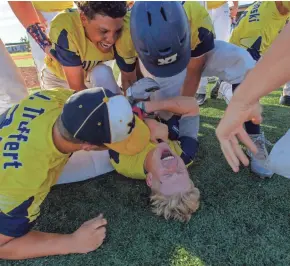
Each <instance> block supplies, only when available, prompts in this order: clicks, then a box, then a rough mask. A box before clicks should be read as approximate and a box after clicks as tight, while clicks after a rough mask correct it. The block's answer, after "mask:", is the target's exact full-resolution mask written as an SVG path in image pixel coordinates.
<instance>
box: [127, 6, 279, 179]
mask: <svg viewBox="0 0 290 266" xmlns="http://www.w3.org/2000/svg"><path fill="white" fill-rule="evenodd" d="M173 10H174V11H173ZM140 21H142V22H143V23H139V22H140ZM177 21H178V23H177ZM130 24H131V36H132V42H133V44H132V46H134V47H135V48H136V51H137V53H138V57H139V60H140V65H141V70H142V72H143V75H144V76H151V77H153V78H154V79H155V80H156V81H157V82H158V83H159V85H160V87H161V89H160V90H158V91H156V92H154V93H153V95H152V97H151V98H152V99H164V98H169V97H173V96H176V95H183V96H194V95H195V93H196V90H197V88H198V85H199V82H200V78H201V76H209V77H211V76H215V77H218V78H220V79H221V80H227V81H228V82H229V83H230V84H233V89H235V88H236V87H237V86H238V84H239V83H240V82H241V81H242V80H243V79H244V77H245V75H246V73H247V72H248V71H249V70H250V69H252V68H253V67H254V65H255V61H254V60H253V59H252V57H251V56H250V55H249V54H248V53H247V51H245V50H243V49H242V48H240V47H237V46H235V45H233V44H230V43H227V42H223V41H218V40H214V30H213V25H212V23H211V19H210V17H209V14H208V12H207V11H206V10H205V9H204V8H203V7H202V6H201V5H200V4H199V3H197V2H190V1H188V2H185V3H183V4H181V3H179V2H154V3H151V2H136V3H135V4H134V6H133V8H132V11H131V19H130ZM173 29H174V30H173ZM246 128H247V132H248V133H249V134H250V135H251V136H252V138H253V140H254V141H256V142H259V144H260V145H259V146H260V149H259V153H258V154H256V155H254V154H251V153H249V155H250V157H251V170H252V171H253V172H254V173H256V174H257V175H259V176H261V177H268V176H272V174H273V173H272V172H270V171H269V170H268V169H266V168H265V167H264V162H265V158H266V157H267V155H268V153H267V150H266V147H265V141H266V140H265V138H264V135H263V133H262V132H260V126H259V125H255V124H253V123H252V122H247V123H246Z"/></svg>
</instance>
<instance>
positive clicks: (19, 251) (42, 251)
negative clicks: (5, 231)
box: [0, 231, 71, 260]
mask: <svg viewBox="0 0 290 266" xmlns="http://www.w3.org/2000/svg"><path fill="white" fill-rule="evenodd" d="M70 242H71V236H70V235H61V234H50V233H42V232H37V231H31V232H29V233H27V234H26V235H24V236H22V237H17V238H15V237H9V236H5V235H2V234H0V258H1V259H11V260H18V259H29V258H37V257H43V256H51V255H65V254H69V253H70V245H71V243H70Z"/></svg>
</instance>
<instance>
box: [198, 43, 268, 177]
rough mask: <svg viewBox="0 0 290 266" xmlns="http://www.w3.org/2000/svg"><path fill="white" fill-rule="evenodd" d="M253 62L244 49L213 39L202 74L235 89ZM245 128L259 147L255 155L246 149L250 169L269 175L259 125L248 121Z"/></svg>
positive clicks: (265, 150) (266, 155)
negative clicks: (212, 46) (228, 84)
mask: <svg viewBox="0 0 290 266" xmlns="http://www.w3.org/2000/svg"><path fill="white" fill-rule="evenodd" d="M255 63H256V62H255V60H254V59H253V58H252V57H251V55H250V54H249V53H248V52H247V51H246V50H244V49H242V48H240V47H237V46H235V45H233V44H230V43H227V42H223V41H215V48H214V49H213V50H212V51H210V52H209V53H208V54H207V61H206V67H205V70H204V72H203V75H205V76H209V75H213V76H216V77H218V78H220V79H221V80H223V81H226V82H228V83H230V84H233V86H232V88H233V90H235V88H236V87H237V86H238V84H239V83H241V82H242V80H243V79H244V77H245V75H246V74H247V72H248V71H249V70H250V69H252V68H253V67H254V66H255ZM245 128H246V131H247V133H248V134H249V135H250V137H251V138H252V140H253V141H254V142H255V144H256V145H257V147H258V149H259V152H258V153H257V154H256V155H254V154H252V153H251V152H249V151H248V155H249V156H250V158H251V169H252V171H253V172H255V173H256V174H258V175H259V176H261V177H271V176H272V175H273V173H272V171H270V170H268V169H267V168H266V159H267V157H268V152H267V149H266V140H265V137H264V134H263V132H261V131H260V125H256V124H253V123H252V122H251V121H248V122H246V123H245Z"/></svg>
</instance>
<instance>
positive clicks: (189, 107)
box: [144, 96, 199, 116]
mask: <svg viewBox="0 0 290 266" xmlns="http://www.w3.org/2000/svg"><path fill="white" fill-rule="evenodd" d="M189 101H190V104H188V103H189ZM144 105H145V110H146V112H147V113H153V112H157V111H167V112H172V113H175V114H178V115H183V116H186V115H192V116H194V115H197V114H199V107H198V104H197V103H196V100H195V99H194V98H191V97H185V96H177V97H174V98H171V99H165V100H159V101H157V100H155V101H148V102H145V103H144Z"/></svg>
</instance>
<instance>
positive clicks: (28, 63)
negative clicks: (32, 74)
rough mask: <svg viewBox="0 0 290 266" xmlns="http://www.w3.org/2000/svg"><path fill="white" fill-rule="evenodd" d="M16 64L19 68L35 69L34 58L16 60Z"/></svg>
mask: <svg viewBox="0 0 290 266" xmlns="http://www.w3.org/2000/svg"><path fill="white" fill-rule="evenodd" d="M14 62H15V64H16V66H17V67H34V66H35V65H34V61H33V59H32V58H28V59H19V60H14Z"/></svg>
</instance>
